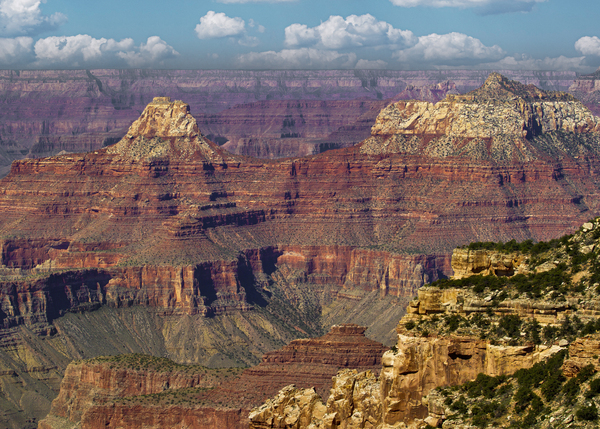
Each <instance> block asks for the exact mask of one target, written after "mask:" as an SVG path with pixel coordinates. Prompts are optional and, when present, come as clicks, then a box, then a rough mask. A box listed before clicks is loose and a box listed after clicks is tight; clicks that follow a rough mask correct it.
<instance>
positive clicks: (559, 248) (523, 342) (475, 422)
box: [250, 218, 600, 429]
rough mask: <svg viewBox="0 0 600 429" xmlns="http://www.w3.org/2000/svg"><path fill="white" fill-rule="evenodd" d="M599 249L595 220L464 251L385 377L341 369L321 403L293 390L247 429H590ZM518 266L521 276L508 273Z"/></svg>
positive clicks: (407, 331)
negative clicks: (553, 234) (544, 237)
mask: <svg viewBox="0 0 600 429" xmlns="http://www.w3.org/2000/svg"><path fill="white" fill-rule="evenodd" d="M599 243H600V218H596V219H594V220H593V221H592V222H588V223H585V224H584V226H583V227H582V228H581V229H580V230H579V231H578V232H577V233H576V234H574V235H567V236H564V237H563V238H561V239H560V240H552V241H550V242H548V243H545V242H542V243H537V244H535V245H534V244H533V243H531V242H524V243H521V244H520V245H517V244H516V243H508V245H502V244H499V245H497V246H495V250H483V249H481V247H489V246H488V245H489V244H491V243H475V244H474V245H471V246H469V248H467V249H457V251H456V252H455V254H454V257H453V266H456V267H457V268H458V269H459V270H462V272H461V276H460V277H462V278H459V279H447V280H441V281H438V282H435V283H433V284H432V285H431V286H429V287H425V288H422V289H420V290H419V293H418V297H417V298H415V299H414V300H413V301H412V302H411V304H410V306H409V311H408V314H407V315H406V316H405V317H404V318H403V319H402V320H401V321H400V323H399V324H398V328H397V329H398V343H397V345H396V346H395V347H393V348H392V350H390V351H388V352H386V353H385V354H384V356H383V359H382V371H381V375H380V376H379V378H378V379H377V378H376V377H375V376H374V375H373V374H371V373H369V372H363V373H358V372H357V371H343V372H340V373H338V375H337V376H336V377H335V379H334V385H333V387H332V389H331V391H330V395H329V399H328V400H327V402H326V403H323V402H322V401H321V399H320V398H319V397H318V395H316V393H315V392H314V391H312V392H311V391H309V390H302V389H295V388H292V387H287V388H285V389H283V390H281V391H280V392H279V394H278V395H277V396H276V397H275V398H273V399H272V400H269V401H267V402H266V403H265V404H263V405H262V406H261V407H259V408H256V409H254V410H253V411H252V412H251V414H250V420H251V423H250V427H251V428H301V427H302V428H303V427H310V428H315V429H317V428H325V427H353V428H354V427H355V428H366V427H371V428H389V427H406V425H407V424H409V425H412V427H421V426H424V425H425V424H429V425H431V426H434V427H444V428H446V427H449V428H463V427H480V428H483V427H486V426H488V425H490V427H544V428H545V427H555V426H556V425H557V424H558V425H560V424H562V425H569V424H570V423H572V422H573V421H574V415H575V416H576V417H577V423H578V425H577V426H576V427H594V425H595V424H596V423H595V421H596V420H597V419H598V414H597V404H596V401H597V395H598V391H599V389H598V385H599V384H598V378H597V377H595V376H594V374H595V373H596V372H597V370H598V355H597V351H598V348H599V345H598V344H599V343H598V334H597V333H596V332H598V330H599V329H600V313H599V312H598V308H600V296H599V293H600V288H599V287H598V282H597V280H598V278H599V276H600V265H599V264H598V252H599V247H598V245H599ZM465 260H467V261H472V265H469V264H467V265H466V266H465V264H464V261H465ZM478 261H479V262H478ZM510 261H512V262H510ZM515 261H516V266H518V268H519V270H520V273H519V274H517V273H516V271H512V272H510V270H509V271H507V270H506V268H511V269H512V268H516V266H515ZM484 267H487V268H488V269H489V268H490V267H498V268H499V269H500V268H501V270H497V271H495V273H494V272H490V273H488V274H480V272H481V270H480V268H484ZM567 350H568V353H566V352H567ZM517 370H518V371H517ZM515 371H517V372H516V373H515ZM513 373H514V375H513V376H512V377H509V375H512V374H513ZM592 378H593V379H594V380H592ZM590 380H592V381H591V382H590ZM458 385H462V387H456V386H458ZM448 386H455V387H452V388H448ZM442 387H444V388H442ZM436 388H437V390H435V389H436ZM584 391H587V393H586V395H585V397H581V396H580V397H577V395H578V393H579V392H584ZM542 398H543V399H542ZM574 406H576V409H575V412H574V408H573V407H574ZM553 422H554V425H553V424H552V423H553ZM442 424H443V426H442ZM571 426H573V425H571ZM571 426H569V427H571ZM561 427H562V426H561ZM573 427H575V426H573Z"/></svg>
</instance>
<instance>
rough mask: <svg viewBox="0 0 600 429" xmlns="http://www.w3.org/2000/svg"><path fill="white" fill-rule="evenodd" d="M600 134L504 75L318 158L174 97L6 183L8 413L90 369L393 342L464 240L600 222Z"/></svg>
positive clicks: (389, 112) (23, 417)
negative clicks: (268, 145)
mask: <svg viewBox="0 0 600 429" xmlns="http://www.w3.org/2000/svg"><path fill="white" fill-rule="evenodd" d="M599 123H600V122H599V120H598V119H597V118H596V117H594V116H593V115H592V114H591V113H590V112H589V111H588V110H587V109H586V108H585V107H584V106H583V105H582V104H581V103H579V102H577V101H576V100H575V99H574V98H573V97H572V96H569V95H567V94H564V93H553V92H545V91H542V90H539V89H537V88H535V87H533V86H532V85H523V84H520V83H518V82H514V81H510V80H508V79H506V78H504V77H502V76H500V75H498V74H492V75H490V77H489V78H488V79H487V80H486V82H485V84H484V85H483V87H482V88H480V89H478V90H475V91H473V92H471V93H468V94H466V95H462V96H460V95H452V94H451V95H450V96H448V97H446V98H445V99H444V100H442V101H440V102H438V103H436V104H432V103H429V102H403V101H400V102H398V103H394V104H392V105H390V106H388V107H387V108H385V109H384V110H383V111H382V112H381V113H380V115H379V116H378V118H377V121H376V124H375V126H374V127H373V129H372V132H371V137H370V138H369V139H367V140H365V141H364V142H362V143H360V144H359V145H356V146H353V147H350V148H345V149H340V150H334V151H329V152H326V153H323V154H320V155H315V156H306V157H294V158H287V159H282V160H260V159H256V158H250V157H246V156H242V155H237V154H231V153H229V152H227V151H225V150H224V149H223V148H222V147H219V146H217V145H216V144H214V143H213V142H212V141H210V140H209V139H208V138H206V137H205V136H204V135H203V134H202V132H201V130H200V129H199V127H198V124H197V121H196V120H195V119H194V117H193V116H192V115H191V114H190V108H189V106H188V105H187V104H186V103H184V102H181V101H171V100H170V99H168V98H161V97H159V98H156V99H154V101H152V102H151V103H150V104H149V105H148V106H147V107H146V108H145V109H144V111H143V112H142V114H141V116H140V117H139V119H137V120H136V121H135V122H134V123H133V124H132V125H131V127H130V128H129V131H127V133H126V134H125V136H124V137H123V138H122V139H121V140H120V141H119V142H118V143H116V144H114V145H112V146H110V147H106V148H103V149H98V150H94V151H92V152H88V153H79V154H66V155H63V156H54V157H49V158H39V159H25V160H19V161H15V162H13V164H12V166H11V172H10V174H9V175H8V176H7V177H6V178H4V179H3V180H2V181H1V182H0V211H1V213H2V216H1V219H0V237H1V255H2V265H3V268H2V273H1V274H2V280H1V283H0V310H1V312H0V323H1V325H2V326H3V329H2V331H1V334H2V337H1V341H2V343H1V347H2V349H0V350H3V352H2V355H1V356H2V357H1V364H2V366H3V367H4V368H5V370H3V371H5V375H0V379H1V380H0V381H1V382H2V383H3V386H6V388H5V389H3V392H5V393H4V396H2V397H1V398H0V400H2V401H4V402H3V404H2V409H4V410H8V411H7V413H6V414H5V416H4V417H3V418H4V419H5V420H6V421H11V422H15V424H16V425H20V427H33V426H35V424H36V421H37V420H36V419H40V418H42V417H44V416H45V415H46V413H47V412H48V410H49V408H50V402H51V399H52V398H54V397H55V396H56V394H57V392H58V389H59V384H60V380H61V377H62V376H63V374H64V371H65V368H66V367H67V365H68V363H69V362H70V361H71V360H73V359H86V358H94V357H96V356H99V355H115V354H121V353H132V352H136V353H146V354H151V355H155V356H162V357H169V358H171V359H172V360H174V361H175V362H177V363H187V364H203V365H205V366H210V367H223V366H242V365H252V364H257V363H258V362H259V361H260V358H261V356H262V355H263V354H264V353H266V352H269V351H272V350H275V349H277V348H280V347H281V346H283V345H284V344H287V343H289V342H290V341H291V340H293V339H295V338H298V337H307V336H319V335H322V334H323V332H325V331H327V330H328V329H329V327H330V326H331V325H333V324H338V323H345V322H346V323H359V324H362V325H365V326H367V327H368V328H369V329H368V330H367V331H366V335H367V336H368V337H369V338H371V339H374V340H378V341H381V342H384V343H387V344H391V343H392V342H393V341H394V337H395V326H396V324H397V321H398V320H399V318H400V317H401V316H402V315H403V314H404V311H405V308H406V305H407V303H408V302H409V301H410V299H411V298H412V297H413V296H414V295H415V294H416V292H417V290H418V289H419V288H420V287H421V286H423V284H425V283H428V282H431V281H435V280H437V279H439V278H443V277H445V276H448V275H450V274H451V272H452V270H451V266H450V261H451V252H452V249H453V248H454V247H456V246H458V245H462V244H465V243H467V242H470V241H489V240H502V241H508V240H511V239H517V240H526V239H532V240H536V241H537V240H542V239H549V238H552V237H556V236H558V235H560V234H561V233H563V231H565V230H572V229H575V228H576V227H577V226H578V225H580V224H581V223H583V222H584V221H586V220H588V219H589V218H591V217H592V216H593V215H594V214H598V213H599V212H600V207H599V204H600V203H599V200H598V198H597V195H598V189H599V185H598V173H597V172H598V171H599V167H600V165H599V157H598V156H599V145H598V142H599V136H598V127H599ZM486 124H489V126H488V125H486ZM9 350H10V352H9ZM3 374H4V373H3ZM36 390H37V392H36Z"/></svg>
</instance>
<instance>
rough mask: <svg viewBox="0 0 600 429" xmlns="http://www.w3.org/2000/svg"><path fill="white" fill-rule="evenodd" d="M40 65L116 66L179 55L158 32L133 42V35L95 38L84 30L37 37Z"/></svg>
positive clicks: (153, 62)
mask: <svg viewBox="0 0 600 429" xmlns="http://www.w3.org/2000/svg"><path fill="white" fill-rule="evenodd" d="M34 51H35V55H36V58H37V61H36V65H37V66H39V67H47V66H60V67H81V66H83V65H90V64H91V65H105V64H111V65H113V66H117V65H119V64H122V62H123V61H125V63H127V65H129V66H133V67H148V66H153V65H161V64H163V62H164V60H167V59H170V58H173V57H175V56H176V55H178V53H177V51H175V50H174V49H173V48H172V47H171V46H169V45H168V44H167V43H166V42H164V41H163V40H161V38H160V37H158V36H152V37H149V38H148V40H147V41H146V43H142V44H141V45H140V46H139V47H137V46H135V44H134V42H133V40H132V39H129V38H128V39H123V40H121V41H116V40H114V39H105V38H101V39H95V38H93V37H92V36H89V35H87V34H78V35H77V36H60V37H56V36H52V37H46V38H44V39H40V40H38V41H37V42H36V43H35V46H34Z"/></svg>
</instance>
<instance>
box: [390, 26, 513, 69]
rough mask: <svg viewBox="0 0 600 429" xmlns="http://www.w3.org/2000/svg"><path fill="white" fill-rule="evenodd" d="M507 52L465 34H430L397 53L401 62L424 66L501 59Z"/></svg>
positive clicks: (471, 63)
mask: <svg viewBox="0 0 600 429" xmlns="http://www.w3.org/2000/svg"><path fill="white" fill-rule="evenodd" d="M504 55H505V52H504V51H503V50H502V48H500V47H499V46H497V45H494V46H485V45H484V44H483V43H482V42H481V41H480V40H479V39H476V38H474V37H471V36H467V35H466V34H462V33H448V34H435V33H433V34H429V35H427V36H421V37H419V41H418V42H417V44H416V45H414V46H412V47H410V48H408V49H404V50H400V51H397V52H395V53H394V54H393V55H392V56H393V57H394V58H396V59H397V60H399V61H402V62H405V63H409V64H412V66H411V67H410V68H415V67H414V65H421V66H423V65H424V63H425V64H428V65H433V66H443V65H450V66H459V65H463V66H468V65H473V64H477V63H482V62H489V61H493V60H499V59H501V58H502V57H503V56H504Z"/></svg>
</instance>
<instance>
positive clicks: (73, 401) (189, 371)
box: [38, 355, 239, 429]
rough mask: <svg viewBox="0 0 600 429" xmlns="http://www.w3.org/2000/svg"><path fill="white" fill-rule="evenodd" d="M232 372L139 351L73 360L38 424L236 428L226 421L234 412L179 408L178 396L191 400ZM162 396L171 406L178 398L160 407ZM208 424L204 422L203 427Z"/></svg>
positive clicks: (48, 428) (45, 427)
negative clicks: (146, 403)
mask: <svg viewBox="0 0 600 429" xmlns="http://www.w3.org/2000/svg"><path fill="white" fill-rule="evenodd" d="M237 372H239V371H237ZM235 375H236V374H235V372H231V370H207V369H206V368H197V367H185V366H182V365H176V364H173V362H171V361H169V360H167V359H157V358H153V357H150V356H144V355H124V356H120V357H114V358H111V357H105V358H99V359H95V360H91V361H79V362H74V363H71V364H70V365H69V366H68V367H67V370H66V372H65V377H64V378H63V381H62V383H61V390H60V393H59V395H58V397H57V398H56V399H55V400H54V401H53V403H52V408H51V410H50V414H49V415H48V416H47V417H46V418H45V419H44V420H42V421H40V424H39V426H38V427H39V428H40V429H55V428H67V427H78V428H82V429H83V428H100V427H111V428H114V427H123V426H125V427H132V428H133V427H157V428H158V427H165V425H169V427H195V428H200V427H219V426H218V425H219V424H225V426H222V427H232V428H234V427H237V426H236V425H235V424H234V425H230V426H227V423H228V422H229V421H231V420H232V417H233V416H235V415H236V413H235V412H231V411H229V412H228V411H225V410H215V409H214V408H208V409H206V407H199V406H197V404H195V405H196V406H192V407H190V406H189V404H187V406H182V405H180V403H181V402H184V401H183V398H181V395H185V396H186V397H187V396H189V397H190V399H191V400H192V401H193V400H194V396H195V395H198V394H200V393H202V392H203V391H204V390H206V389H212V388H214V387H215V385H218V384H219V383H221V382H223V381H224V380H227V379H228V378H233V377H235ZM137 398H140V399H137ZM145 398H148V399H151V398H154V400H155V401H154V402H156V404H152V405H151V406H150V407H148V406H144V399H145ZM165 398H167V401H169V404H170V405H171V404H173V402H174V401H173V400H174V399H179V400H177V402H175V404H174V405H172V406H170V407H168V408H167V409H165V408H166V407H165V405H166V404H165V403H164V402H165ZM136 399H137V400H136ZM115 401H116V403H115ZM131 402H135V406H131V405H130V404H129V403H131ZM138 402H141V403H138ZM132 410H133V412H132ZM159 410H160V411H159ZM230 414H231V415H230ZM115 415H119V416H121V421H120V422H119V423H115V422H114V416H115ZM192 422H193V423H192ZM208 422H210V424H209V426H203V424H205V423H208ZM186 424H193V425H194V426H185V425H186Z"/></svg>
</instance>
